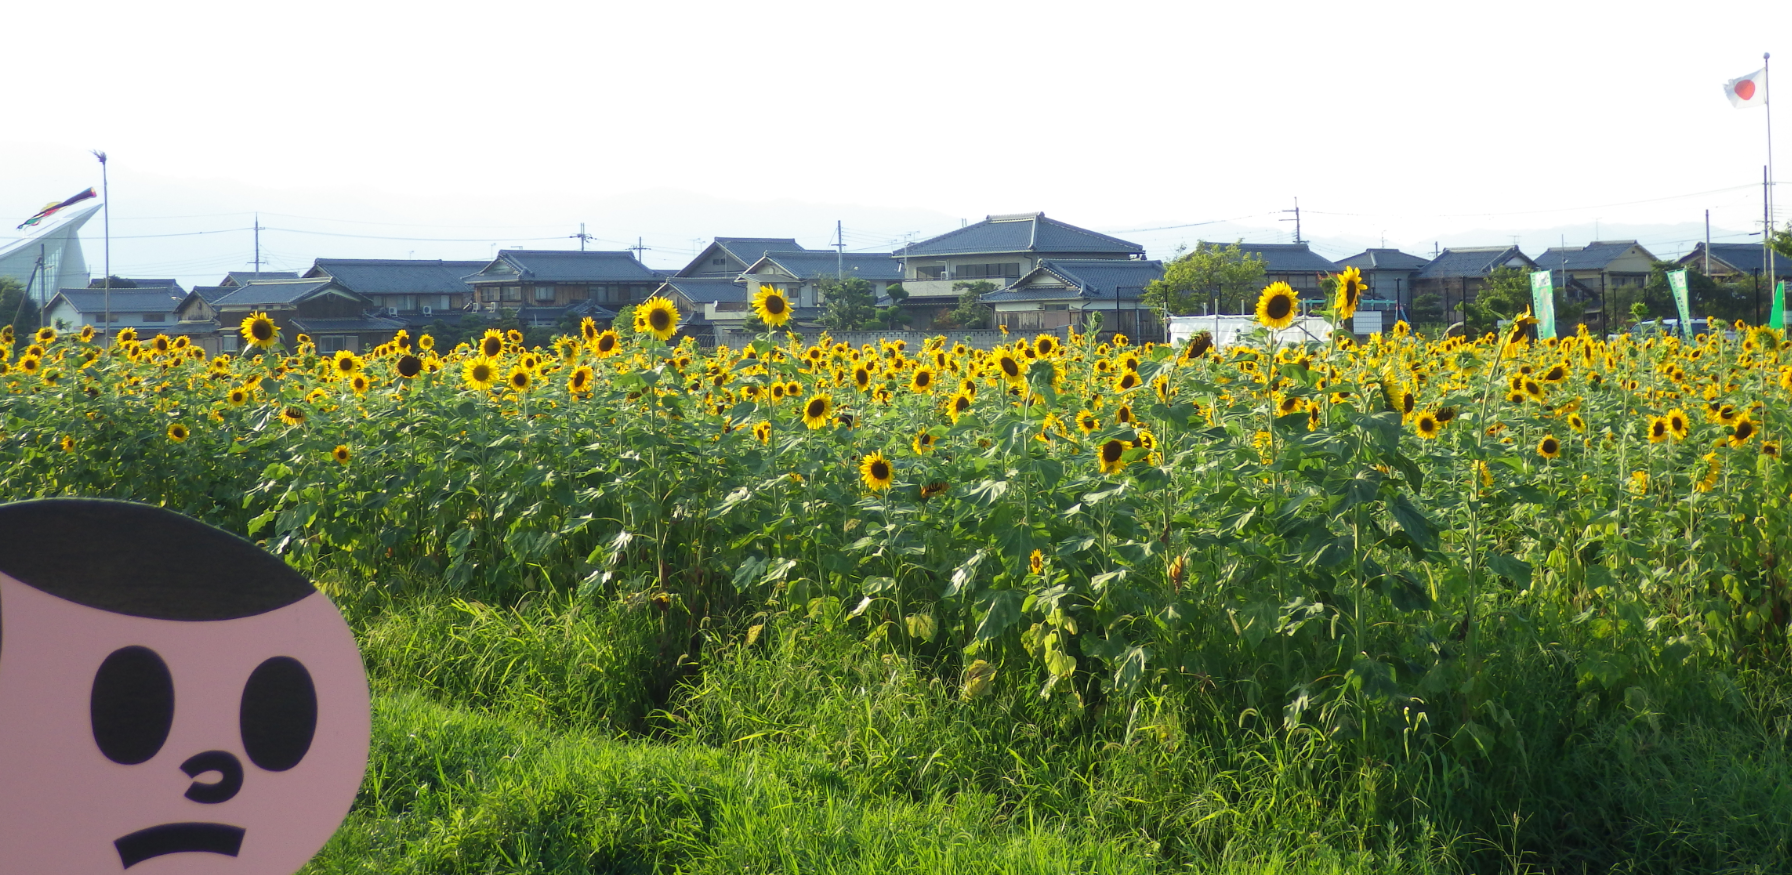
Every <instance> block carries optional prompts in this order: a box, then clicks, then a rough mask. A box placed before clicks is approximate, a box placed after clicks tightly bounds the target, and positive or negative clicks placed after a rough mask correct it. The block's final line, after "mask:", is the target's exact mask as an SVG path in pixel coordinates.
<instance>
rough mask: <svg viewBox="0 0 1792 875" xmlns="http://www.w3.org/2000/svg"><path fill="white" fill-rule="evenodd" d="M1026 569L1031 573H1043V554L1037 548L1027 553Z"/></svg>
mask: <svg viewBox="0 0 1792 875" xmlns="http://www.w3.org/2000/svg"><path fill="white" fill-rule="evenodd" d="M1027 571H1028V572H1030V573H1033V574H1043V573H1045V554H1044V553H1041V552H1039V551H1038V550H1037V549H1035V550H1034V551H1033V552H1032V553H1029V554H1027Z"/></svg>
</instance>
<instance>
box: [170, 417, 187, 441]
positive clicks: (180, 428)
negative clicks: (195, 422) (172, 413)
mask: <svg viewBox="0 0 1792 875" xmlns="http://www.w3.org/2000/svg"><path fill="white" fill-rule="evenodd" d="M190 434H191V432H189V431H187V427H186V426H184V425H181V424H180V423H178V422H177V423H175V424H173V425H171V426H168V439H169V440H171V441H174V442H175V443H177V444H178V443H180V442H181V441H184V440H186V439H187V436H188V435H190Z"/></svg>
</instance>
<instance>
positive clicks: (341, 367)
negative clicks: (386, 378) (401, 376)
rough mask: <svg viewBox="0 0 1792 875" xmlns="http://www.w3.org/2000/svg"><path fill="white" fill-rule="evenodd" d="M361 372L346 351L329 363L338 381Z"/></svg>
mask: <svg viewBox="0 0 1792 875" xmlns="http://www.w3.org/2000/svg"><path fill="white" fill-rule="evenodd" d="M158 339H160V338H159V337H158ZM359 370H361V358H360V356H357V355H355V354H354V353H352V352H349V351H348V350H346V349H345V350H340V351H338V352H337V353H336V357H335V358H334V359H332V360H331V361H330V372H331V373H333V374H335V375H336V378H337V379H339V380H346V379H348V378H349V377H352V376H354V375H355V373H356V372H357V371H359Z"/></svg>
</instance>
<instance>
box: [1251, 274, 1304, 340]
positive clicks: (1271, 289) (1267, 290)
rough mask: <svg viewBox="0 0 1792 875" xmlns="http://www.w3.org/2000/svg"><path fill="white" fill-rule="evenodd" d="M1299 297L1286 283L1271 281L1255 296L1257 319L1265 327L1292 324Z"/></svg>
mask: <svg viewBox="0 0 1792 875" xmlns="http://www.w3.org/2000/svg"><path fill="white" fill-rule="evenodd" d="M1299 307H1300V299H1298V298H1296V297H1295V296H1294V289H1292V288H1290V287H1289V285H1288V284H1287V283H1284V282H1273V283H1270V284H1269V285H1268V286H1266V287H1264V289H1263V294H1262V295H1260V296H1258V298H1257V321H1258V322H1261V323H1263V326H1264V327H1265V328H1274V329H1282V328H1287V327H1288V326H1290V325H1293V324H1294V317H1295V315H1296V312H1297V310H1298V309H1299Z"/></svg>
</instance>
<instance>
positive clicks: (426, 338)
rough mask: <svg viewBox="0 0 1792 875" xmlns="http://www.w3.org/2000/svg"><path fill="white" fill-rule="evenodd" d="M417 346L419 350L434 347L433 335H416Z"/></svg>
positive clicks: (425, 350) (427, 349)
mask: <svg viewBox="0 0 1792 875" xmlns="http://www.w3.org/2000/svg"><path fill="white" fill-rule="evenodd" d="M417 348H418V349H420V350H423V351H424V352H429V351H430V350H432V349H435V348H436V338H435V336H434V335H431V334H420V335H418V336H417Z"/></svg>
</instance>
